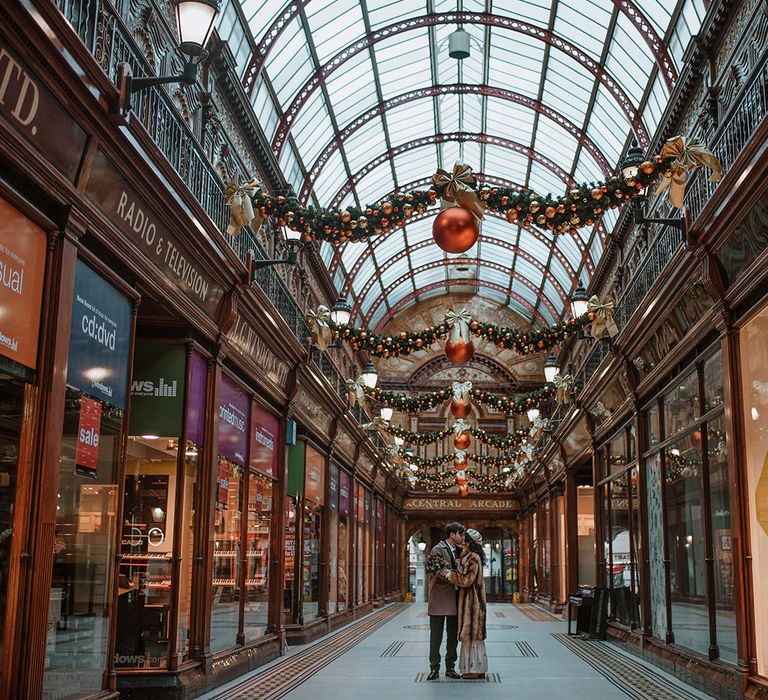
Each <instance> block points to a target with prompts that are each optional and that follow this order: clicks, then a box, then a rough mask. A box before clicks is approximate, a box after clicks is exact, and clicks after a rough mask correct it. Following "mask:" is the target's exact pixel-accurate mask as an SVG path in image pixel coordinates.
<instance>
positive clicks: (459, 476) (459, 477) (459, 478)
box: [456, 469, 467, 486]
mask: <svg viewBox="0 0 768 700" xmlns="http://www.w3.org/2000/svg"><path fill="white" fill-rule="evenodd" d="M456 483H457V484H458V485H459V486H464V484H466V483H467V473H466V472H465V471H464V470H463V469H461V470H459V471H457V472H456Z"/></svg>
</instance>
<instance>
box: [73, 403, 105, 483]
mask: <svg viewBox="0 0 768 700" xmlns="http://www.w3.org/2000/svg"><path fill="white" fill-rule="evenodd" d="M100 433H101V402H100V401H96V400H95V399H89V398H88V397H87V396H83V397H82V398H81V399H80V424H79V425H78V428H77V453H76V456H75V474H79V475H80V476H87V477H88V478H90V479H95V478H96V464H97V462H98V461H99V440H100Z"/></svg>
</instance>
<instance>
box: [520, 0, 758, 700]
mask: <svg viewBox="0 0 768 700" xmlns="http://www.w3.org/2000/svg"><path fill="white" fill-rule="evenodd" d="M710 9H711V10H712V11H711V12H710V13H709V14H708V21H707V22H706V23H705V24H704V25H703V26H702V30H701V32H700V34H699V37H698V38H697V41H696V47H695V48H694V49H692V50H691V51H690V55H689V56H688V57H687V61H686V69H685V73H684V74H683V75H681V78H680V81H679V84H678V87H677V88H676V90H675V92H674V93H673V95H672V96H671V98H670V104H669V106H668V107H667V109H666V111H665V113H664V117H663V119H662V120H661V122H660V126H659V128H658V131H657V135H656V140H655V142H654V143H652V144H651V147H650V149H649V151H648V152H649V153H653V152H655V150H654V149H655V148H657V147H658V145H659V144H660V143H661V141H662V140H663V139H665V138H669V137H671V136H672V135H674V134H677V133H683V134H691V135H693V136H695V137H696V138H697V139H698V140H699V141H703V142H705V143H706V144H707V145H708V146H709V147H710V148H712V150H713V151H714V152H715V153H716V154H717V156H718V157H719V158H720V159H721V161H722V162H723V165H724V166H725V177H724V179H723V180H722V182H720V183H719V184H717V185H715V184H714V183H711V182H708V181H707V180H706V177H705V176H704V175H703V173H698V174H697V175H695V176H694V177H693V179H692V180H691V181H690V182H689V183H687V189H686V219H685V223H684V225H683V226H671V225H658V224H638V223H635V222H633V216H632V212H631V211H626V212H624V213H622V215H621V217H620V224H619V227H618V228H617V229H616V231H617V232H618V233H617V234H616V233H615V234H614V237H613V240H612V241H611V246H610V248H609V253H608V254H607V255H606V256H604V259H603V260H602V262H601V264H600V266H599V269H598V271H597V273H596V275H595V277H594V279H593V280H592V284H591V288H590V290H589V291H590V293H595V294H597V295H598V296H599V297H600V298H604V297H605V295H607V294H609V293H610V294H612V295H613V296H614V298H615V300H616V302H615V318H616V320H617V322H618V325H619V333H618V335H617V336H616V337H614V338H607V337H606V338H605V339H604V340H598V341H596V340H588V339H575V338H573V339H571V341H572V342H571V343H570V345H569V346H568V347H567V348H564V351H565V352H564V354H563V355H561V358H562V359H563V365H564V367H565V369H564V370H563V371H564V372H566V373H568V374H571V376H573V378H574V391H573V400H572V401H571V403H570V404H564V405H562V406H560V407H559V408H556V409H555V411H554V413H553V416H552V417H553V421H552V424H551V426H550V431H549V432H548V433H545V437H544V439H543V441H542V443H541V445H540V447H541V452H540V456H539V459H538V461H537V467H536V469H535V470H534V472H533V473H532V474H531V475H530V476H529V477H528V478H527V481H526V483H525V484H524V486H523V493H522V494H521V499H522V500H521V511H520V513H521V514H520V533H521V545H520V549H521V553H520V560H521V570H520V578H521V582H522V584H521V585H522V589H523V592H524V594H525V595H526V596H527V597H528V598H530V599H534V600H538V601H540V602H542V603H544V604H546V605H548V606H550V607H551V609H552V610H556V611H558V612H559V611H561V610H563V608H564V607H565V606H566V604H567V600H568V596H569V594H573V593H576V591H577V590H578V588H579V586H580V585H590V586H598V587H602V588H605V589H607V590H608V609H607V615H608V634H609V635H612V636H615V637H618V638H620V639H622V640H624V641H626V642H630V644H629V647H630V648H633V649H635V650H636V651H637V653H638V654H640V655H643V656H644V657H646V658H648V659H649V660H651V661H653V662H654V663H657V664H659V665H661V666H662V667H663V668H664V669H666V670H667V671H669V672H670V673H673V674H676V675H678V676H680V677H681V678H683V679H684V680H685V681H686V682H689V683H692V684H694V685H698V686H699V687H701V688H702V689H703V690H705V691H706V692H708V693H710V694H712V695H713V696H715V697H720V698H741V697H768V637H767V636H766V635H767V634H768V627H767V626H766V624H765V614H766V610H767V609H768V608H766V605H768V585H766V583H765V582H766V580H768V527H767V526H766V512H768V511H766V484H767V483H768V472H767V471H766V469H767V467H766V465H767V464H768V460H767V459H766V454H768V452H767V448H768V433H766V429H765V425H766V423H765V415H766V411H768V391H766V380H768V353H767V351H766V348H767V347H768V344H766V338H767V337H768V336H767V335H766V333H767V332H768V296H767V295H766V290H767V289H768V238H766V232H767V231H768V149H767V148H766V144H768V81H767V80H766V75H768V74H767V73H766V61H767V60H768V43H767V42H766V40H765V37H766V36H768V15H767V14H766V11H765V4H764V3H759V2H749V1H747V2H734V3H714V4H713V6H712V7H711V8H710ZM737 76H738V77H737ZM647 209H648V216H655V217H665V216H668V212H667V210H666V209H665V208H664V203H663V201H662V200H661V199H656V200H653V199H652V200H651V201H650V202H649V206H648V207H647ZM622 217H623V218H622Z"/></svg>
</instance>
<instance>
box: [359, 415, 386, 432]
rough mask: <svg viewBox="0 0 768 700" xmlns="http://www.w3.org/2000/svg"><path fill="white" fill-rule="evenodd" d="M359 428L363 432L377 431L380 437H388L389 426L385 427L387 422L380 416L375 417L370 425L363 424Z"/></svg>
mask: <svg viewBox="0 0 768 700" xmlns="http://www.w3.org/2000/svg"><path fill="white" fill-rule="evenodd" d="M360 427H361V428H362V429H363V430H377V431H378V432H380V433H381V434H382V435H388V433H387V428H388V427H389V426H388V425H387V421H385V420H384V419H383V418H382V417H381V416H376V417H375V418H374V419H373V420H372V421H371V422H370V423H363V424H362V425H361V426H360Z"/></svg>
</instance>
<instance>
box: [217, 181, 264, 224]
mask: <svg viewBox="0 0 768 700" xmlns="http://www.w3.org/2000/svg"><path fill="white" fill-rule="evenodd" d="M260 188H261V185H260V184H259V182H258V180H255V179H251V180H248V182H246V183H245V184H244V185H240V186H238V185H236V184H235V183H234V182H230V183H229V184H228V185H227V186H226V187H225V188H224V204H226V205H227V206H228V207H229V212H230V214H231V215H232V220H231V221H230V222H229V224H228V225H227V233H228V234H229V235H230V236H236V235H237V234H238V233H239V231H240V229H241V228H242V227H243V226H248V225H249V224H250V225H251V228H252V229H253V230H254V232H256V231H258V230H259V227H260V226H261V224H262V222H263V221H264V219H262V218H261V216H259V214H258V212H257V211H256V210H254V208H253V201H252V200H253V197H254V195H255V194H256V192H257V191H258V190H259V189H260Z"/></svg>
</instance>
